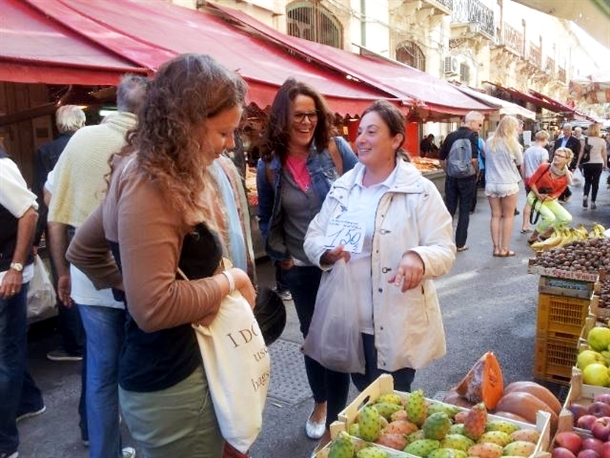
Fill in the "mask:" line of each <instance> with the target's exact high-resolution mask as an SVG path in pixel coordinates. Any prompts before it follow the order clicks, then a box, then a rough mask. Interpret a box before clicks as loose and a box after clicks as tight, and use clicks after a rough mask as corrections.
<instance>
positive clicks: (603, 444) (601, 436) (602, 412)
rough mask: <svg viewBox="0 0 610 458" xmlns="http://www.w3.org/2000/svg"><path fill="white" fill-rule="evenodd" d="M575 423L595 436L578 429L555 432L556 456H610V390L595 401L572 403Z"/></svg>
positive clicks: (599, 395) (554, 455)
mask: <svg viewBox="0 0 610 458" xmlns="http://www.w3.org/2000/svg"><path fill="white" fill-rule="evenodd" d="M569 409H570V411H571V412H572V415H573V416H574V426H575V427H577V428H581V429H586V430H589V431H590V432H591V436H592V437H586V436H581V435H579V434H577V433H576V432H574V431H565V432H560V433H558V434H557V435H556V436H555V444H554V448H553V450H552V452H551V453H552V457H553V458H574V457H577V458H607V457H608V456H610V393H602V394H598V395H597V396H595V398H594V399H593V402H592V403H591V404H588V405H587V404H581V403H579V402H573V403H572V405H570V407H569Z"/></svg>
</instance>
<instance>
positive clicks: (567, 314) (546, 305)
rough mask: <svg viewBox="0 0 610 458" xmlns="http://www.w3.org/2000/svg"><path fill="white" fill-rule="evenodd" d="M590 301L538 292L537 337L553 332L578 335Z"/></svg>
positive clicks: (546, 335)
mask: <svg viewBox="0 0 610 458" xmlns="http://www.w3.org/2000/svg"><path fill="white" fill-rule="evenodd" d="M590 303H591V300H590V299H580V298H576V297H567V296H555V295H551V294H539V295H538V318H537V320H536V322H537V337H538V338H543V337H549V334H550V333H553V332H555V333H562V334H569V335H571V336H574V337H579V336H580V333H581V331H582V327H583V326H584V324H585V319H586V318H587V316H588V315H589V305H590Z"/></svg>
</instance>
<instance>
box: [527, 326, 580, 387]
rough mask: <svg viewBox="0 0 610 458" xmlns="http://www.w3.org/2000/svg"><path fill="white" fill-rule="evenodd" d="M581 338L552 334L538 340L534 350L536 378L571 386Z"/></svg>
mask: <svg viewBox="0 0 610 458" xmlns="http://www.w3.org/2000/svg"><path fill="white" fill-rule="evenodd" d="M578 342H579V337H569V338H566V337H562V336H560V335H557V334H553V333H551V334H550V336H549V337H547V338H537V339H536V345H535V349H534V377H535V378H537V379H539V380H544V381H547V382H552V383H559V384H561V385H569V384H570V379H571V377H572V367H573V366H574V364H576V356H577V355H578Z"/></svg>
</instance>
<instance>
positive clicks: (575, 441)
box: [555, 431, 582, 455]
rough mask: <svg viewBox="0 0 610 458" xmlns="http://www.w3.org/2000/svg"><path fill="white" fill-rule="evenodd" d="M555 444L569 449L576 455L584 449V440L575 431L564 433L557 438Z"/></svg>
mask: <svg viewBox="0 0 610 458" xmlns="http://www.w3.org/2000/svg"><path fill="white" fill-rule="evenodd" d="M555 443H556V444H557V445H559V446H560V447H564V448H567V449H568V450H570V451H571V452H572V453H574V454H575V455H576V454H577V453H578V452H579V451H580V449H581V448H582V438H581V437H580V436H579V435H578V434H576V433H575V432H574V431H562V432H560V433H557V435H556V436H555Z"/></svg>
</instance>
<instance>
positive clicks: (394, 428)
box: [382, 420, 419, 448]
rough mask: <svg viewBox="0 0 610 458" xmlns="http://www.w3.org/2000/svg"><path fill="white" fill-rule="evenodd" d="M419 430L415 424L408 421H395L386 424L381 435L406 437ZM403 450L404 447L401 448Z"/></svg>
mask: <svg viewBox="0 0 610 458" xmlns="http://www.w3.org/2000/svg"><path fill="white" fill-rule="evenodd" d="M418 429H419V428H418V427H417V425H416V424H415V423H411V422H410V421H408V420H396V421H392V422H390V423H388V426H386V427H385V428H383V430H382V433H385V434H393V433H395V434H404V435H405V436H408V435H409V434H411V433H413V432H415V431H417V430H418ZM403 448H404V447H403Z"/></svg>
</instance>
